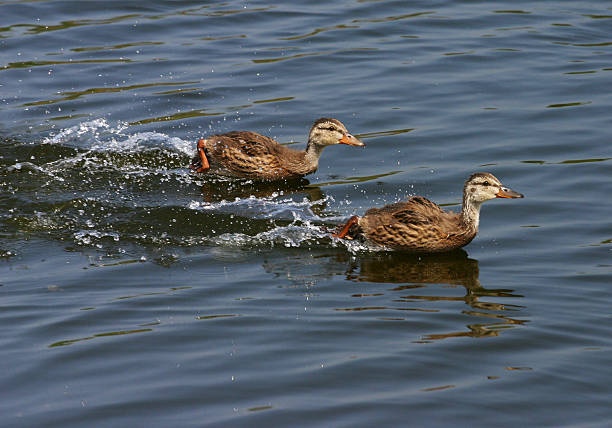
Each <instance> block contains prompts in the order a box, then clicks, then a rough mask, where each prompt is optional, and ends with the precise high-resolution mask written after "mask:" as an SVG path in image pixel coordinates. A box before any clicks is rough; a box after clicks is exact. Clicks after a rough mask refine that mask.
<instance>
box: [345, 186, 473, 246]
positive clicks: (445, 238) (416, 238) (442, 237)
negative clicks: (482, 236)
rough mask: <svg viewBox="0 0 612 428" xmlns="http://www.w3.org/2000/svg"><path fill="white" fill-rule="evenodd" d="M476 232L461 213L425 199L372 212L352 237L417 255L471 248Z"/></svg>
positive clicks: (418, 198)
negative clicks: (419, 253)
mask: <svg viewBox="0 0 612 428" xmlns="http://www.w3.org/2000/svg"><path fill="white" fill-rule="evenodd" d="M476 232H477V231H476V230H475V229H473V228H471V227H467V226H466V225H465V224H464V223H463V222H462V221H461V216H460V215H459V214H457V213H453V212H446V211H443V210H442V209H441V208H440V207H439V206H437V205H436V204H434V203H433V202H431V201H430V200H428V199H426V198H424V197H422V196H414V197H412V198H410V199H409V200H407V201H405V202H398V203H395V204H390V205H387V206H384V207H382V208H372V209H369V210H368V211H367V212H366V213H365V215H364V216H363V217H361V218H360V219H359V223H358V227H356V228H354V229H353V230H352V231H351V232H350V234H349V236H351V237H353V238H354V237H358V236H359V235H362V236H364V237H365V238H367V239H368V240H370V241H372V242H374V243H376V244H379V245H383V246H385V247H389V248H394V249H400V250H408V251H415V252H428V253H431V252H442V251H450V250H453V249H455V248H460V247H462V246H464V245H467V244H468V243H469V242H470V241H471V240H472V239H473V238H474V237H475V236H476Z"/></svg>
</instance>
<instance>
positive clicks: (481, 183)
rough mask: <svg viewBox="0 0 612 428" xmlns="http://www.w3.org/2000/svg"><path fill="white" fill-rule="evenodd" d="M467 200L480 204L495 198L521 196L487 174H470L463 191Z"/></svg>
mask: <svg viewBox="0 0 612 428" xmlns="http://www.w3.org/2000/svg"><path fill="white" fill-rule="evenodd" d="M463 193H464V196H465V198H466V199H467V200H469V201H471V202H474V203H477V204H479V203H482V202H485V201H488V200H489V199H495V198H512V199H514V198H522V197H523V195H522V194H520V193H518V192H515V191H514V190H512V189H509V188H508V187H505V186H504V185H503V184H502V183H501V181H499V179H498V178H497V177H495V176H494V175H493V174H489V173H488V172H477V173H475V174H472V175H471V176H470V178H468V179H467V181H466V182H465V187H464V190H463Z"/></svg>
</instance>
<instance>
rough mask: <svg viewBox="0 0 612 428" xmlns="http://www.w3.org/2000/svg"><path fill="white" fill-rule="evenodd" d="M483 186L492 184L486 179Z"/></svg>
mask: <svg viewBox="0 0 612 428" xmlns="http://www.w3.org/2000/svg"><path fill="white" fill-rule="evenodd" d="M482 185H483V186H490V185H491V183H489V182H488V181H485V182H484V183H482Z"/></svg>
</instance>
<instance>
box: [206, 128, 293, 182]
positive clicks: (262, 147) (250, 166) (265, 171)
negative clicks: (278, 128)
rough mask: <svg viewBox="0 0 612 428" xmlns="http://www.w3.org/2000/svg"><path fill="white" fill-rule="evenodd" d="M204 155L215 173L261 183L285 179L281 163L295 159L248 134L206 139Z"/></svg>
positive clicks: (268, 140)
mask: <svg viewBox="0 0 612 428" xmlns="http://www.w3.org/2000/svg"><path fill="white" fill-rule="evenodd" d="M205 152H206V156H207V157H208V158H209V161H210V162H211V168H214V170H216V171H217V172H220V173H225V174H229V175H234V176H241V177H245V178H263V179H271V178H282V177H283V176H286V175H289V174H290V173H289V171H288V170H287V168H286V167H285V165H284V164H283V160H282V159H283V158H286V159H289V158H291V157H292V156H295V155H294V154H293V153H291V151H290V150H289V149H287V148H286V147H284V146H281V145H280V144H278V143H277V142H276V141H274V140H273V139H272V138H269V137H266V136H264V135H260V134H257V133H255V132H250V131H234V132H228V133H227V134H221V135H213V136H211V137H209V138H207V139H206V149H205Z"/></svg>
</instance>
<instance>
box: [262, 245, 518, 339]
mask: <svg viewBox="0 0 612 428" xmlns="http://www.w3.org/2000/svg"><path fill="white" fill-rule="evenodd" d="M296 258H297V259H299V260H296ZM264 268H265V269H266V271H268V272H274V273H276V274H280V273H281V271H282V272H283V274H284V275H286V277H287V279H290V280H292V281H294V283H295V284H294V285H297V283H298V282H301V285H302V286H303V285H308V286H310V287H312V286H313V285H316V283H317V281H319V280H322V279H331V278H332V277H335V276H338V275H341V276H343V277H344V278H345V279H346V280H348V281H351V282H354V283H362V284H363V285H366V284H367V285H366V287H367V288H366V290H363V289H361V290H360V291H361V292H359V293H351V297H353V298H358V299H360V300H361V301H362V302H363V303H360V304H358V305H351V306H347V307H337V308H335V310H336V311H339V312H353V311H373V313H375V312H376V313H381V314H383V316H377V317H376V318H377V319H381V320H387V321H396V320H398V321H401V320H408V319H412V317H410V316H408V315H406V314H407V312H410V311H413V312H421V313H441V312H445V313H448V308H449V306H448V305H446V304H441V302H457V303H461V304H462V305H461V309H460V314H462V315H468V316H470V317H482V318H486V319H487V322H482V323H480V322H479V323H474V324H467V325H466V327H467V331H465V330H463V331H449V332H442V333H431V334H425V335H423V336H421V340H419V341H421V342H428V341H434V340H440V339H446V338H451V337H488V336H498V335H499V334H500V333H501V332H502V331H504V330H505V329H508V328H513V327H514V326H515V325H520V324H523V323H525V322H527V321H525V320H518V319H515V318H512V317H511V316H510V315H509V314H510V313H512V312H519V311H521V310H522V308H523V307H522V306H520V305H516V304H514V303H510V302H507V303H505V302H503V301H502V300H503V299H508V300H512V301H515V299H517V298H521V297H523V296H521V295H518V294H514V293H513V290H510V289H501V288H499V289H492V288H485V287H483V286H482V285H481V284H480V279H479V268H478V261H477V260H475V259H471V258H469V257H468V255H467V253H466V252H465V251H463V250H457V251H454V252H452V253H445V254H437V255H422V256H412V255H408V254H405V253H404V254H402V253H375V254H372V253H369V254H366V255H359V256H354V255H351V254H348V253H336V254H334V255H331V256H330V255H320V256H316V255H313V254H310V255H302V256H300V257H295V258H294V257H291V258H289V259H285V260H284V261H283V262H279V261H278V260H277V261H274V262H270V261H268V262H266V263H265V264H264ZM381 285H382V287H381ZM389 285H390V286H389ZM432 285H437V286H432ZM461 287H463V289H464V290H465V291H464V292H463V293H460V294H459V293H457V290H458V289H461ZM465 306H467V308H465ZM395 311H397V314H398V315H397V316H395V315H393V314H394V312H395ZM389 315H392V316H389Z"/></svg>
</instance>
